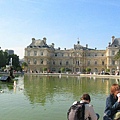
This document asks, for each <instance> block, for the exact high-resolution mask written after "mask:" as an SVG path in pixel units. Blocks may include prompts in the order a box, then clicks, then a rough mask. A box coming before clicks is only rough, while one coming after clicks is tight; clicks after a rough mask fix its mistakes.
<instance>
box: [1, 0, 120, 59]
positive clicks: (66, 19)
mask: <svg viewBox="0 0 120 120" xmlns="http://www.w3.org/2000/svg"><path fill="white" fill-rule="evenodd" d="M112 36H115V38H120V0H0V47H1V49H2V50H5V49H9V50H14V53H15V54H17V55H18V56H19V58H20V59H22V58H24V49H25V48H26V47H27V46H28V45H30V44H31V42H32V38H35V39H43V38H44V37H46V38H47V44H48V45H51V44H52V43H54V44H55V48H58V47H60V48H61V49H64V48H67V49H70V48H73V47H74V44H77V41H78V40H79V41H80V44H81V45H82V46H86V44H88V47H89V48H97V49H99V50H105V49H106V47H107V46H108V43H109V42H111V37H112Z"/></svg>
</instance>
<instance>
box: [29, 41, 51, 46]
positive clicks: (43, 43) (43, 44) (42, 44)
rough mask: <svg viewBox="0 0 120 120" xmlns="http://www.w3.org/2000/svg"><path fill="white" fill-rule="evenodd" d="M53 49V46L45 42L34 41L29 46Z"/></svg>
mask: <svg viewBox="0 0 120 120" xmlns="http://www.w3.org/2000/svg"><path fill="white" fill-rule="evenodd" d="M29 47H30V48H36V47H37V48H52V47H51V46H49V45H47V44H46V42H45V41H44V40H40V39H39V40H35V39H34V40H32V43H31V44H30V45H29V46H28V48H29Z"/></svg>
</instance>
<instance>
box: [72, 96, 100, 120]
mask: <svg viewBox="0 0 120 120" xmlns="http://www.w3.org/2000/svg"><path fill="white" fill-rule="evenodd" d="M80 99H81V100H80V103H87V104H85V120H98V119H99V114H97V113H95V112H94V109H93V105H90V102H91V98H90V95H89V94H83V95H82V97H81V98H80ZM76 103H77V101H75V102H74V103H73V105H74V104H76Z"/></svg>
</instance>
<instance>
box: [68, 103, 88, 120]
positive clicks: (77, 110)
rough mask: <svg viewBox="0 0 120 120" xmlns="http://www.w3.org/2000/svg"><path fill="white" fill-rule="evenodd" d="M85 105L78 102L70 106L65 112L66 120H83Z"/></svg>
mask: <svg viewBox="0 0 120 120" xmlns="http://www.w3.org/2000/svg"><path fill="white" fill-rule="evenodd" d="M85 104H87V103H80V101H78V102H77V103H76V104H74V105H72V106H71V107H70V108H69V110H68V112H67V119H68V120H84V119H85V118H84V117H85V116H84V115H85Z"/></svg>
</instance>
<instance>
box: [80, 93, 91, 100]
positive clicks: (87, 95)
mask: <svg viewBox="0 0 120 120" xmlns="http://www.w3.org/2000/svg"><path fill="white" fill-rule="evenodd" d="M81 100H86V101H88V102H90V101H91V98H90V95H89V94H83V95H82V97H81Z"/></svg>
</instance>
